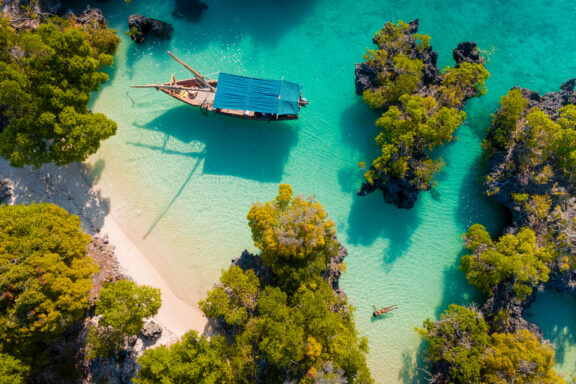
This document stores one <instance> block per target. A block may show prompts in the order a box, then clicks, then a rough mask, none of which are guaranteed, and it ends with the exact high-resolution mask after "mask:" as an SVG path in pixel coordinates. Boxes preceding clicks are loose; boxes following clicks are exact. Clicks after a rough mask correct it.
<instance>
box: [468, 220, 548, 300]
mask: <svg viewBox="0 0 576 384" xmlns="http://www.w3.org/2000/svg"><path fill="white" fill-rule="evenodd" d="M464 237H465V239H466V247H467V248H468V249H469V250H470V251H472V252H473V253H472V254H471V255H465V256H463V257H462V259H461V261H460V269H461V270H462V271H464V272H465V273H466V278H467V279H468V281H469V282H470V284H472V285H474V286H475V287H476V288H478V289H479V290H480V291H482V292H484V293H488V294H491V293H492V290H493V289H494V288H495V287H496V286H497V285H498V284H499V283H500V282H502V281H503V280H506V279H511V280H513V281H514V292H515V293H516V296H517V297H518V299H520V300H524V299H526V298H527V297H528V296H530V295H531V294H532V289H533V287H535V286H537V285H538V284H539V283H540V282H546V281H548V274H549V272H550V268H549V267H548V265H547V263H549V262H551V261H552V260H554V258H555V256H556V254H555V253H554V252H553V251H552V249H551V247H550V245H547V246H545V247H540V246H538V244H537V243H536V235H535V234H534V231H533V230H532V229H530V228H527V227H525V228H522V229H521V230H520V231H519V232H518V233H517V234H516V235H513V234H506V235H504V236H502V237H501V238H500V239H498V241H497V242H493V241H492V239H491V238H490V234H489V233H488V232H487V231H486V228H484V227H483V226H482V225H480V224H474V225H472V226H471V227H470V229H469V230H468V232H467V233H466V234H465V235H464Z"/></svg>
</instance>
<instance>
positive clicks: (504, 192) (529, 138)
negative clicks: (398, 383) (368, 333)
mask: <svg viewBox="0 0 576 384" xmlns="http://www.w3.org/2000/svg"><path fill="white" fill-rule="evenodd" d="M570 84H572V85H571V86H570ZM574 96H575V92H574V86H573V81H572V82H568V83H566V84H564V85H563V86H562V91H561V92H556V93H551V94H548V95H545V96H540V95H538V94H537V93H535V92H531V91H529V90H520V89H512V90H511V91H510V92H508V94H507V95H505V96H503V97H502V99H501V103H500V109H499V110H498V112H497V113H496V114H495V115H494V117H493V121H492V125H491V127H490V129H489V131H488V134H487V137H486V140H485V141H484V143H483V147H484V155H485V157H486V159H487V160H488V161H489V162H490V171H489V174H488V176H487V177H486V185H487V194H488V195H489V196H492V197H493V198H494V199H495V200H496V201H498V202H500V203H502V204H503V205H504V206H505V207H506V208H508V209H509V210H510V212H511V214H512V223H511V224H512V225H511V226H510V227H509V228H508V229H507V230H506V233H505V234H504V235H502V236H501V237H500V238H499V239H497V240H492V238H491V236H490V235H489V234H488V232H487V231H486V229H485V228H484V227H483V226H482V225H479V224H474V225H472V226H471V227H470V228H469V230H468V232H467V233H466V234H465V235H464V238H465V240H466V247H467V248H468V250H469V251H471V254H467V255H464V256H463V257H462V259H461V265H460V268H461V270H462V271H463V272H465V273H466V277H467V279H468V281H469V282H470V283H471V284H473V285H474V286H476V287H477V288H478V289H479V290H480V291H482V292H484V293H486V294H488V300H487V302H486V304H484V305H483V306H482V307H481V309H480V311H479V312H478V311H475V310H472V309H468V308H463V307H457V306H451V307H450V309H449V310H448V311H447V312H445V313H444V314H443V315H442V316H441V318H440V320H439V321H437V322H432V321H429V320H427V321H426V322H425V323H424V328H423V329H422V330H420V333H421V334H422V335H423V337H424V338H425V339H426V340H427V341H428V343H429V344H428V357H429V359H430V361H431V362H432V363H433V370H434V371H435V374H436V382H438V383H565V380H564V379H563V378H561V377H559V376H558V375H557V374H556V373H555V372H554V371H553V369H552V367H553V366H554V364H555V361H554V352H553V350H552V349H551V348H550V346H548V345H547V344H546V343H541V341H540V340H539V339H538V337H537V335H536V334H535V333H533V332H532V331H534V332H538V331H539V330H538V328H537V327H536V326H535V325H534V324H530V323H528V322H527V321H526V320H525V319H523V317H522V316H523V313H524V311H525V310H526V308H528V306H529V305H530V303H531V301H532V300H531V298H532V297H533V295H534V291H535V290H534V288H536V287H539V288H541V287H543V286H545V285H546V283H547V282H548V281H549V279H550V277H551V276H553V275H554V277H555V279H556V282H555V285H554V288H555V289H557V290H569V289H570V287H569V286H562V284H568V285H570V284H571V283H570V281H571V276H573V275H574V269H573V268H574V265H575V260H574V254H576V253H575V252H574V251H575V248H574V234H575V232H574V231H575V230H576V227H575V224H574V223H575V221H574V218H575V217H576V205H575V201H574V194H575V192H576V190H575V188H574V185H575V184H574V182H575V181H576V180H575V177H576V168H575V166H576V163H575V162H574V161H575V159H576V141H575V139H576V130H575V129H576V106H575V105H572V104H570V103H569V100H575V97H574ZM566 282H568V283H566ZM531 330H532V331H531Z"/></svg>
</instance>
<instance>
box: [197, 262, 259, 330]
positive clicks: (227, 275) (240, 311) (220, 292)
mask: <svg viewBox="0 0 576 384" xmlns="http://www.w3.org/2000/svg"><path fill="white" fill-rule="evenodd" d="M220 282H221V285H220V286H218V287H216V288H214V289H213V290H211V291H210V292H208V297H207V298H206V299H205V300H202V301H200V303H199V304H200V308H201V309H202V311H203V312H204V313H205V314H206V316H207V317H210V318H212V319H217V318H220V317H223V318H224V320H225V321H226V323H228V324H229V325H240V324H244V323H245V322H246V320H247V319H248V313H249V312H251V311H253V310H254V308H255V307H256V302H257V298H258V293H259V290H260V282H259V281H258V278H257V277H256V275H255V274H254V272H253V271H252V270H247V271H246V272H244V271H243V270H242V269H241V268H240V267H237V266H233V267H230V268H229V269H228V270H226V271H224V272H222V276H221V277H220Z"/></svg>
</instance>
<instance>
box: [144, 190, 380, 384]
mask: <svg viewBox="0 0 576 384" xmlns="http://www.w3.org/2000/svg"><path fill="white" fill-rule="evenodd" d="M292 195H293V193H292V189H291V188H290V186H288V185H281V186H280V188H279V192H278V197H277V198H276V199H275V200H273V201H269V202H267V203H265V204H260V203H256V204H254V205H253V206H252V208H251V210H250V212H249V214H248V220H249V225H250V228H251V229H252V236H253V240H254V243H255V244H256V245H257V246H258V247H259V248H260V249H261V250H262V259H261V260H262V262H263V264H264V268H269V272H270V274H271V276H272V277H271V279H270V280H268V279H262V276H260V275H259V276H257V274H256V273H255V271H253V270H252V269H246V270H243V269H241V268H240V267H239V266H232V267H231V268H229V269H228V270H226V271H224V272H223V273H222V276H221V278H220V282H219V284H218V285H217V286H216V287H215V288H214V289H212V290H211V291H210V292H208V296H207V298H206V299H205V300H203V301H201V303H200V306H201V308H202V310H203V311H204V313H205V314H206V316H207V317H209V318H211V319H214V320H215V323H216V324H218V326H217V329H219V330H220V332H223V333H224V334H225V335H226V336H227V337H224V335H222V336H217V337H212V338H211V339H210V341H208V340H206V339H205V338H204V337H198V335H197V334H195V333H190V334H188V335H187V336H185V337H184V339H183V340H181V341H180V342H179V343H178V344H176V345H174V346H172V347H170V348H158V349H155V350H152V351H149V352H147V353H146V354H145V355H144V356H143V357H142V358H141V359H140V360H139V362H140V364H142V371H141V372H140V374H139V375H138V378H137V379H136V383H138V384H146V383H157V382H162V383H166V384H172V383H188V382H198V383H215V382H218V383H254V382H266V383H284V382H300V383H314V382H317V383H321V382H325V381H322V380H328V379H330V380H332V381H329V382H334V383H340V382H348V383H372V382H373V380H372V378H371V377H370V373H369V371H368V368H367V366H366V360H365V356H364V355H365V353H366V352H367V341H366V340H365V339H363V338H359V337H358V334H357V332H356V330H355V328H354V320H353V316H352V313H351V310H350V308H349V307H348V305H347V303H346V298H345V297H344V296H342V295H337V294H335V292H334V290H333V289H332V286H331V285H330V284H328V283H327V282H326V281H325V280H324V279H323V278H322V273H323V272H324V271H325V270H326V265H327V263H328V261H329V259H330V258H332V257H335V256H337V253H338V242H337V240H336V238H335V230H334V224H333V223H332V222H330V221H329V220H327V215H326V213H325V211H324V209H323V207H322V205H321V204H319V203H318V202H315V201H314V200H313V199H304V198H302V197H300V196H297V197H293V196H292ZM259 273H262V271H259Z"/></svg>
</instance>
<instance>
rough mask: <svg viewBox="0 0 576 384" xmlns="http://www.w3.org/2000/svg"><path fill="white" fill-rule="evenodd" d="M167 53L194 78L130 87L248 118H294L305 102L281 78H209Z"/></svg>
mask: <svg viewBox="0 0 576 384" xmlns="http://www.w3.org/2000/svg"><path fill="white" fill-rule="evenodd" d="M168 54H169V55H170V56H171V57H172V58H173V59H174V60H176V61H177V62H179V63H180V64H182V65H183V66H184V67H186V68H187V69H188V70H190V71H191V72H192V73H193V74H194V76H195V77H194V78H191V79H185V80H176V79H175V78H174V75H172V76H171V79H170V82H168V83H164V84H148V85H133V86H132V87H133V88H156V89H157V90H160V91H162V92H164V93H166V94H168V95H170V96H172V97H174V98H175V99H177V100H180V101H181V102H183V103H186V104H188V105H190V106H192V107H198V108H200V109H201V110H202V111H203V112H205V113H207V112H211V111H214V112H215V113H220V114H223V115H228V116H233V117H237V118H240V119H248V120H266V121H274V120H295V119H298V117H299V115H300V108H301V107H305V106H306V105H308V103H309V102H308V100H306V99H305V98H303V97H302V92H301V90H302V86H301V85H300V84H297V83H292V82H288V81H285V80H265V79H257V78H252V77H245V76H237V75H231V74H227V73H221V74H220V75H219V78H218V80H215V79H209V78H208V77H206V76H203V75H202V74H200V73H199V72H198V71H196V70H194V69H193V68H191V67H190V66H189V65H187V64H186V63H184V62H183V61H181V60H179V59H177V58H176V57H175V56H174V55H173V54H172V53H170V52H168Z"/></svg>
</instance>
